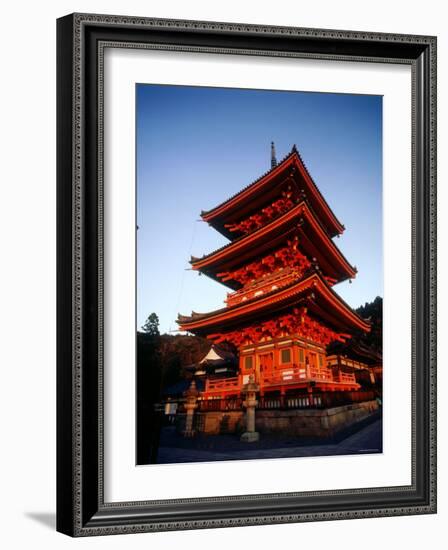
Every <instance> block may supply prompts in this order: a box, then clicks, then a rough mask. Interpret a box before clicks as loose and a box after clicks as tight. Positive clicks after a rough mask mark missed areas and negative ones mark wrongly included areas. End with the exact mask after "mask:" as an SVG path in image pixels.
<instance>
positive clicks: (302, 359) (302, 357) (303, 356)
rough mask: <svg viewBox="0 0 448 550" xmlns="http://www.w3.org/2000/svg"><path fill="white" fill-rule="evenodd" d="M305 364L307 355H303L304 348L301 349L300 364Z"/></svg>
mask: <svg viewBox="0 0 448 550" xmlns="http://www.w3.org/2000/svg"><path fill="white" fill-rule="evenodd" d="M304 362H305V354H304V353H303V348H299V363H304Z"/></svg>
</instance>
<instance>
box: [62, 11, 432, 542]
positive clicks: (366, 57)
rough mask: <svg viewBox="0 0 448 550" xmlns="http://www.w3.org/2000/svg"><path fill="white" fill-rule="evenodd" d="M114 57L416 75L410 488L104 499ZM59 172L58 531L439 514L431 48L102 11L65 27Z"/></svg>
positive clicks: (409, 40)
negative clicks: (162, 56)
mask: <svg viewBox="0 0 448 550" xmlns="http://www.w3.org/2000/svg"><path fill="white" fill-rule="evenodd" d="M106 47H114V48H139V49H140V48H149V49H162V50H175V51H189V52H210V53H219V54H228V53H232V54H235V53H236V54H240V55H264V56H280V57H302V58H303V57H307V58H315V59H329V60H344V61H357V62H360V61H362V62H381V63H405V64H410V65H411V66H412V125H413V143H412V187H413V201H412V210H413V212H412V220H413V222H412V233H413V235H412V238H413V246H412V248H413V258H412V267H413V269H412V288H413V296H412V311H413V320H412V330H413V351H412V411H413V434H412V447H413V451H412V455H413V456H412V480H413V482H412V484H411V485H410V486H406V487H383V488H372V489H356V490H349V489H347V490H339V491H318V492H307V493H278V494H269V495H240V496H233V497H215V498H199V499H196V498H195V499H178V500H170V501H151V500H148V501H145V502H120V503H107V502H104V491H103V446H102V429H103V428H102V420H103V417H102V414H103V412H102V405H103V397H102V387H103V364H102V352H103V340H102V338H103V334H102V330H103V329H102V327H103V283H102V281H103V268H102V264H103V246H102V243H103V208H102V202H103V173H102V159H103V141H102V132H103V110H102V109H103V86H102V83H103V76H104V72H103V56H104V48H106ZM335 52H336V53H335ZM95 120H97V124H96V125H95V124H94V123H93V122H92V121H95ZM57 175H58V520H57V528H58V530H59V531H61V532H64V533H66V534H69V535H72V536H89V535H106V534H118V533H133V532H145V531H160V530H175V529H201V528H211V527H227V526H237V525H263V524H268V523H287V522H302V521H324V520H330V519H350V518H363V517H380V516H394V515H404V514H426V513H434V512H435V511H436V38H435V37H430V36H412V35H400V34H381V33H365V32H353V31H339V30H324V29H306V28H292V27H272V26H259V25H246V24H234V23H215V22H205V21H184V20H168V19H149V18H139V17H123V16H109V15H93V14H74V15H70V16H67V17H64V18H61V19H59V20H58V169H57ZM87 310H88V311H89V315H87ZM92 311H94V314H92V313H91V312H92ZM91 418H93V420H91ZM68 435H69V436H70V437H68ZM204 505H205V506H204ZM162 509H163V511H164V514H161V510H162Z"/></svg>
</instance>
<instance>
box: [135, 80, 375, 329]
mask: <svg viewBox="0 0 448 550" xmlns="http://www.w3.org/2000/svg"><path fill="white" fill-rule="evenodd" d="M136 94H137V108H136V117H137V160H136V161H137V224H138V226H139V230H138V232H137V327H138V328H140V326H141V325H142V324H143V323H144V321H145V319H146V318H147V316H148V315H149V314H150V313H152V312H156V313H157V315H158V316H159V318H160V330H161V332H168V331H173V330H176V329H177V324H176V322H175V320H176V318H177V314H178V312H180V313H183V314H187V315H188V314H190V313H191V311H192V310H194V311H198V312H205V311H209V310H212V309H216V308H220V307H222V306H223V301H224V299H225V296H226V293H227V292H230V291H229V290H228V289H227V288H226V287H225V286H223V285H221V284H220V283H218V282H216V281H213V280H211V279H209V278H208V277H206V276H199V275H198V273H197V272H194V271H191V270H189V267H190V265H189V263H188V262H189V259H190V255H193V256H202V255H203V254H205V253H209V252H211V251H213V250H215V249H216V248H219V247H220V246H222V245H224V244H225V243H226V242H228V241H227V239H225V237H223V236H222V235H220V234H219V233H218V232H217V231H215V230H214V229H213V228H211V227H209V226H208V225H207V224H206V223H204V222H200V221H198V220H199V219H200V211H201V210H209V209H210V208H212V207H214V206H216V205H217V204H219V203H221V202H222V201H224V200H225V199H227V198H228V197H230V196H231V195H233V194H235V193H237V192H238V191H240V190H241V189H242V188H243V187H245V186H246V185H248V184H249V183H251V182H252V181H254V180H255V179H257V178H258V177H259V176H260V175H262V174H263V173H264V172H266V171H267V170H269V169H270V143H271V141H274V142H275V146H276V150H277V159H278V160H281V159H282V158H283V157H284V156H285V155H287V154H288V153H289V151H290V150H291V147H292V145H293V144H294V143H295V144H296V145H297V148H298V150H299V152H300V154H301V156H302V159H303V161H304V162H305V164H306V166H307V168H308V170H309V172H310V174H311V176H312V177H313V179H314V181H315V182H316V184H317V186H318V187H319V189H320V191H321V192H322V194H323V195H324V197H325V198H326V200H327V202H328V204H329V205H330V208H332V210H333V211H334V213H335V214H336V216H337V218H338V219H339V220H340V221H341V223H343V224H344V225H345V227H346V230H345V232H344V233H343V235H342V236H341V237H340V238H336V239H335V243H336V244H337V246H338V247H339V248H340V249H341V251H342V252H343V254H344V255H345V256H346V258H347V259H348V261H349V262H350V263H351V264H352V265H355V266H356V267H357V268H358V275H357V277H356V278H355V279H354V280H353V283H352V284H349V283H348V281H346V282H343V283H340V284H338V285H336V286H335V290H336V291H337V292H338V293H339V294H340V295H341V296H342V297H343V298H344V299H345V300H346V301H347V302H348V303H349V304H350V305H351V306H352V307H354V308H356V307H358V306H359V305H362V304H364V303H365V302H368V301H371V300H373V299H374V298H375V297H376V296H382V294H383V266H382V98H381V97H380V96H368V95H349V94H328V93H325V94H323V93H310V92H279V91H264V90H238V89H230V88H199V87H190V86H164V85H148V84H139V85H137V90H136Z"/></svg>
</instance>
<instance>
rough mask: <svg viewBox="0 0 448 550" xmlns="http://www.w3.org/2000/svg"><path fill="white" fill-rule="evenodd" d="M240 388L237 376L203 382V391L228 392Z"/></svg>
mask: <svg viewBox="0 0 448 550" xmlns="http://www.w3.org/2000/svg"><path fill="white" fill-rule="evenodd" d="M239 388H240V382H239V378H238V376H235V377H232V378H218V379H215V380H213V379H211V380H210V379H207V380H206V382H205V391H206V392H212V391H229V390H238V389H239Z"/></svg>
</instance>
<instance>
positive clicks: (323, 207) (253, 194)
mask: <svg viewBox="0 0 448 550" xmlns="http://www.w3.org/2000/svg"><path fill="white" fill-rule="evenodd" d="M285 182H290V183H291V184H292V185H293V187H294V188H295V189H296V191H297V192H298V193H303V194H305V195H306V197H307V199H308V201H309V204H310V206H311V208H312V209H313V210H314V211H315V212H316V215H317V217H318V218H319V219H320V221H321V223H322V225H323V226H324V227H325V229H326V231H327V232H328V234H329V235H330V237H334V236H336V235H340V234H341V233H342V232H343V231H344V229H345V228H344V226H343V225H342V224H341V222H340V221H339V220H338V219H337V218H336V216H335V214H334V212H333V211H332V210H331V208H330V207H329V206H328V203H327V201H326V200H325V199H324V197H323V195H322V194H321V192H320V191H319V189H318V187H317V185H316V184H315V183H314V180H313V178H312V177H311V175H310V173H309V171H308V169H307V168H306V166H305V163H304V162H303V160H302V157H301V156H300V154H299V152H298V150H297V147H296V146H295V145H294V146H293V148H292V150H291V152H290V153H289V154H288V155H287V156H286V157H285V158H284V159H283V160H281V161H280V162H279V163H278V164H277V165H276V166H274V167H272V168H271V169H270V170H269V171H268V172H266V173H265V174H263V175H262V176H261V177H259V178H258V179H256V180H255V181H253V182H252V183H251V184H249V185H248V186H247V187H245V188H244V189H242V190H241V191H240V192H238V193H236V194H235V195H233V196H232V197H230V198H229V199H227V200H226V201H224V202H223V203H221V204H219V205H218V206H215V207H214V208H212V209H211V210H208V211H202V212H201V217H202V219H203V220H204V221H206V222H208V223H209V224H210V225H211V226H212V227H214V228H215V229H216V230H217V231H219V232H220V233H221V234H223V235H224V236H226V237H228V238H229V239H235V238H236V235H235V234H233V233H232V232H230V231H229V230H228V229H227V228H226V227H225V226H226V225H227V224H229V223H231V222H233V221H236V220H238V219H242V218H243V217H245V216H246V215H250V213H251V212H252V211H254V210H257V209H259V208H261V207H262V206H263V205H264V203H266V202H269V200H270V199H272V197H275V196H276V195H277V194H278V188H279V186H281V185H284V184H285Z"/></svg>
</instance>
